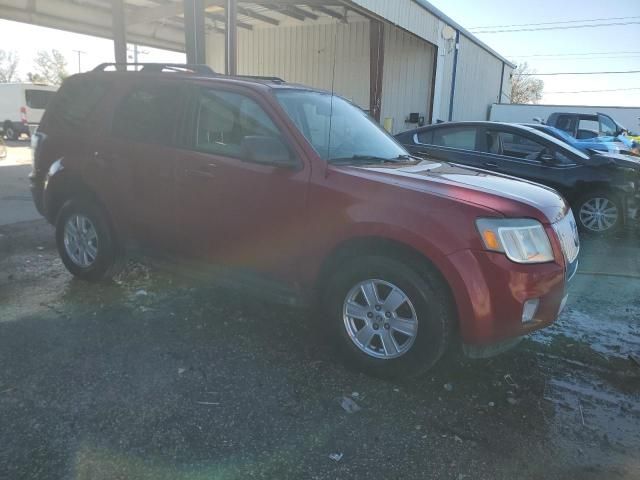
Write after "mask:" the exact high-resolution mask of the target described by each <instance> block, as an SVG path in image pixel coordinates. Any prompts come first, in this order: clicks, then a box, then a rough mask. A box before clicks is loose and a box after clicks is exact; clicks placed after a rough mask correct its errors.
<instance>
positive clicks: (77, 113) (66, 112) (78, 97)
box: [43, 77, 109, 129]
mask: <svg viewBox="0 0 640 480" xmlns="http://www.w3.org/2000/svg"><path fill="white" fill-rule="evenodd" d="M108 89H109V84H108V83H107V82H106V81H103V80H96V79H91V81H89V80H85V79H81V78H77V77H76V78H71V79H69V80H66V81H65V82H64V83H63V85H62V87H61V88H60V90H59V91H58V93H56V94H55V95H54V97H53V100H52V102H51V105H50V107H49V108H48V109H47V113H46V115H45V119H43V123H44V122H45V120H46V124H47V127H48V128H49V127H54V128H58V127H67V128H73V129H79V128H82V127H84V126H86V123H87V120H88V119H89V117H90V116H91V114H92V113H93V111H94V110H95V108H96V107H97V106H98V103H100V100H102V97H103V96H104V95H105V93H106V92H107V91H108Z"/></svg>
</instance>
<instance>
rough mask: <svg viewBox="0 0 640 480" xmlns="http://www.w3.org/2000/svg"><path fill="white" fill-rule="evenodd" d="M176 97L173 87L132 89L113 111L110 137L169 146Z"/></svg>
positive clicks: (177, 95)
mask: <svg viewBox="0 0 640 480" xmlns="http://www.w3.org/2000/svg"><path fill="white" fill-rule="evenodd" d="M179 98H180V91H179V89H178V87H177V86H174V85H160V86H148V87H147V86H139V87H135V88H134V89H133V90H132V91H131V92H129V93H128V94H127V95H126V96H125V97H124V98H123V99H122V101H121V102H120V105H118V107H117V108H116V110H115V113H114V115H113V134H114V135H115V136H117V137H120V138H126V139H129V140H134V141H137V142H143V143H160V144H168V143H171V142H172V140H173V137H174V132H175V119H176V115H177V110H178V107H179Z"/></svg>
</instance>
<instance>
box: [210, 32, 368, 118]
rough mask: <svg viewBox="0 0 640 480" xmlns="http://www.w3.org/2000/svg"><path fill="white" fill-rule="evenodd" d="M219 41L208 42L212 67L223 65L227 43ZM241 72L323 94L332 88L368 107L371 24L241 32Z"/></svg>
mask: <svg viewBox="0 0 640 480" xmlns="http://www.w3.org/2000/svg"><path fill="white" fill-rule="evenodd" d="M215 37H218V35H212V36H211V40H210V42H209V45H210V46H211V48H210V50H211V49H212V48H213V49H214V50H215V51H212V52H210V54H209V59H210V60H209V63H210V65H212V66H213V67H214V69H215V66H216V65H218V64H219V62H220V58H219V55H220V54H219V52H218V50H221V48H222V46H223V45H224V41H223V39H222V43H219V44H217V42H216V40H215ZM220 37H222V36H220ZM336 42H337V43H336ZM216 44H217V45H216ZM336 45H337V50H336ZM334 54H335V83H334V81H333V70H334ZM238 74H240V75H266V76H276V77H280V78H283V79H284V80H286V81H287V82H292V83H302V84H305V85H311V86H313V87H317V88H322V89H325V90H331V87H332V84H334V88H335V91H336V92H337V93H339V94H340V95H342V96H344V97H346V98H348V99H349V100H351V101H353V102H355V103H356V104H358V105H360V106H361V107H362V108H366V109H368V108H369V22H368V21H366V20H362V21H357V22H351V23H349V24H343V23H340V22H333V23H328V24H327V23H322V24H301V25H291V26H279V27H262V28H254V29H253V30H252V31H248V30H240V31H238Z"/></svg>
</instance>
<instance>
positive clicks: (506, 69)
mask: <svg viewBox="0 0 640 480" xmlns="http://www.w3.org/2000/svg"><path fill="white" fill-rule="evenodd" d="M345 3H346V2H345ZM349 3H351V4H352V5H351V7H352V8H350V9H347V11H346V14H345V15H346V16H345V19H344V20H336V19H335V18H333V17H329V16H326V17H322V16H320V17H319V18H318V19H316V20H315V21H313V22H305V23H302V24H301V23H300V22H296V21H295V19H287V18H284V19H281V20H280V21H279V24H278V25H277V26H274V25H268V24H262V25H260V24H256V25H255V26H254V28H253V29H251V30H247V29H239V31H238V67H237V68H238V70H237V73H238V74H241V75H269V76H277V77H280V78H283V79H285V80H286V81H290V82H296V83H302V84H306V85H312V86H315V87H318V88H324V89H327V90H331V89H332V88H333V89H334V91H336V92H337V93H339V94H340V95H343V96H344V97H346V98H348V99H350V100H351V101H353V102H355V103H357V104H358V105H360V106H361V107H362V108H364V109H366V110H370V111H371V113H372V114H374V116H376V117H379V120H380V122H381V123H383V124H385V125H386V126H387V127H389V128H390V130H391V131H392V132H393V133H397V132H401V131H403V130H406V129H408V128H413V127H414V126H415V123H411V122H409V121H408V120H410V114H411V113H417V114H418V117H422V119H424V122H425V123H430V122H437V121H447V120H486V119H488V116H489V111H490V107H491V104H493V103H495V102H496V101H498V99H500V98H502V100H503V101H504V100H505V99H507V98H508V94H509V92H510V90H511V83H510V82H511V81H510V78H511V72H512V70H513V68H514V65H513V64H512V63H510V62H509V61H508V60H506V59H505V58H503V57H502V56H500V55H499V54H498V53H496V52H495V51H493V50H492V49H491V48H489V47H488V46H486V45H484V44H483V43H482V42H480V41H479V40H478V39H477V38H475V37H474V36H473V35H471V34H470V33H468V32H467V31H466V30H464V29H463V28H462V27H461V26H459V25H458V24H457V23H455V22H454V21H453V20H451V19H449V18H448V17H447V16H446V15H444V14H443V13H441V12H440V11H438V10H437V9H435V7H433V6H431V5H430V4H429V3H427V2H424V1H415V0H394V1H388V0H354V1H352V2H349ZM336 11H339V10H337V9H336ZM265 13H266V12H265ZM374 29H379V30H381V31H382V32H383V33H382V37H383V38H382V41H381V42H380V43H379V44H380V46H381V50H382V54H380V55H378V56H377V57H378V58H377V60H378V62H376V59H374V58H372V49H373V48H375V46H374V45H373V43H374V40H373V39H372V36H373V35H372V30H374ZM224 44H225V41H224V34H223V33H215V32H210V33H209V35H208V44H207V63H209V64H210V65H211V66H212V67H213V68H214V70H216V71H224V69H225V50H224ZM456 44H457V48H456ZM456 51H457V55H456ZM334 55H335V57H334ZM373 56H376V55H373ZM456 56H457V58H456ZM334 62H335V65H334ZM372 63H373V65H372ZM376 63H377V64H378V65H381V77H382V82H381V83H382V85H381V87H382V88H381V92H380V94H379V97H380V99H381V105H380V112H379V114H377V112H376V111H375V98H374V97H375V95H371V90H372V89H374V88H375V87H374V85H375V83H376V82H375V79H373V78H372V76H375V75H376ZM454 65H456V66H455V68H454ZM334 68H335V77H334V76H333V75H332V72H333V71H334ZM454 70H455V72H454ZM454 79H455V83H454ZM501 92H505V95H501ZM414 118H415V117H414Z"/></svg>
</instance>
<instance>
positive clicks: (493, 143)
mask: <svg viewBox="0 0 640 480" xmlns="http://www.w3.org/2000/svg"><path fill="white" fill-rule="evenodd" d="M487 137H488V138H487V147H488V149H489V151H490V152H491V153H498V154H499V153H501V152H502V155H506V156H509V157H516V158H521V159H524V160H538V159H539V157H540V155H541V154H542V152H544V151H546V150H547V148H546V147H545V146H544V145H543V144H541V143H538V142H535V141H533V140H531V139H529V138H527V137H524V136H522V135H519V134H517V133H511V132H495V131H489V132H487Z"/></svg>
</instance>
